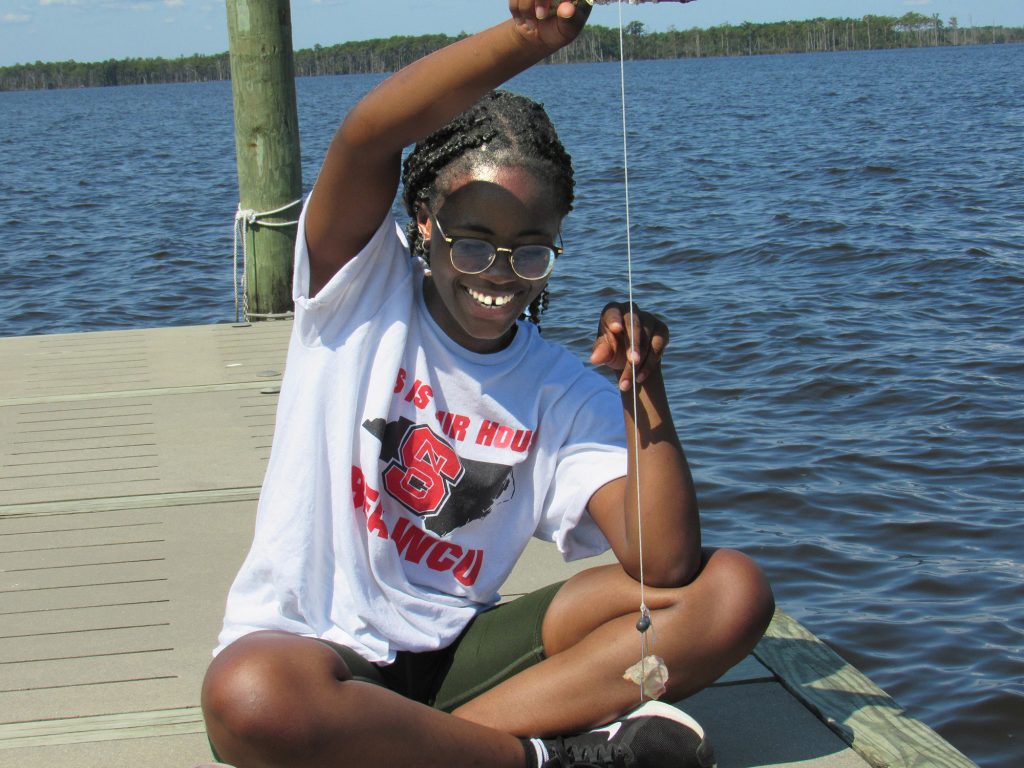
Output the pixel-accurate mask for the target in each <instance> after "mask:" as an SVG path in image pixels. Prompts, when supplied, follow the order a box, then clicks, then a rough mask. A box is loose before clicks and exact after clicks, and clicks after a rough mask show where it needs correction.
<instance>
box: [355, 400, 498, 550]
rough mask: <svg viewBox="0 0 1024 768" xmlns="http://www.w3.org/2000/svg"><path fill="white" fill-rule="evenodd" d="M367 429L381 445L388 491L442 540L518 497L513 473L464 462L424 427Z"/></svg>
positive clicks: (371, 423) (403, 422)
mask: <svg viewBox="0 0 1024 768" xmlns="http://www.w3.org/2000/svg"><path fill="white" fill-rule="evenodd" d="M363 429H365V430H366V431H368V432H369V433H370V434H372V435H374V436H375V437H376V438H377V439H378V440H380V442H381V452H380V458H381V461H382V462H384V463H385V466H384V470H383V471H382V473H381V478H382V480H383V487H384V490H385V491H387V493H388V495H389V496H391V498H393V499H395V501H397V502H399V503H400V504H401V505H402V506H403V507H405V508H406V509H407V510H409V511H410V512H412V513H413V514H414V515H417V516H418V517H420V518H423V520H424V526H425V527H426V529H427V530H429V531H432V532H433V533H436V534H437V535H439V536H444V535H446V534H448V533H451V532H452V531H454V530H456V529H457V528H461V527H463V526H464V525H466V524H468V523H470V522H472V521H473V520H480V519H481V518H484V517H486V516H487V515H489V514H490V513H491V511H492V510H493V509H494V507H495V506H497V504H499V503H501V502H503V501H506V500H508V499H509V498H511V497H512V495H513V494H514V493H515V484H514V482H513V480H512V467H510V466H506V465H504V464H491V463H488V462H485V461H473V460H472V459H464V458H461V457H460V456H459V455H458V454H457V453H456V452H455V449H454V448H452V446H451V444H450V443H448V442H447V441H446V440H445V439H444V438H443V437H441V436H439V435H438V434H437V433H436V432H434V431H433V430H432V429H431V428H430V427H428V426H426V425H425V424H414V423H413V422H411V421H409V420H408V419H405V418H401V419H399V420H398V421H393V422H390V423H389V422H386V421H385V420H384V419H373V420H367V421H366V422H364V424H363Z"/></svg>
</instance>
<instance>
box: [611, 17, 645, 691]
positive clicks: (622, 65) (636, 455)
mask: <svg viewBox="0 0 1024 768" xmlns="http://www.w3.org/2000/svg"><path fill="white" fill-rule="evenodd" d="M618 9H619V94H620V96H621V99H620V101H621V103H622V181H623V196H624V206H625V217H626V286H627V299H628V301H629V311H630V319H631V320H633V321H635V320H637V318H636V316H635V308H636V304H634V302H633V239H632V223H631V219H630V198H629V136H628V127H629V124H628V120H627V116H626V42H625V32H624V28H625V24H624V23H623V15H622V0H619V2H618ZM630 338H631V340H632V333H631V334H630ZM630 346H631V347H632V344H631V345H630ZM627 363H630V376H631V386H630V392H631V393H632V407H633V444H634V449H633V478H634V480H635V482H636V523H637V553H638V555H639V557H640V618H639V620H638V621H637V623H636V628H637V631H638V632H639V633H640V701H641V702H642V701H643V700H644V698H645V697H646V691H645V688H644V682H645V681H646V678H647V669H646V667H647V657H648V655H649V650H650V649H649V647H648V643H647V631H648V630H649V629H650V628H651V627H652V625H653V621H652V619H651V612H650V610H648V608H647V582H646V579H645V576H644V525H643V515H642V513H641V509H642V508H641V504H640V427H639V424H638V421H637V413H638V412H639V405H638V402H637V386H636V365H635V364H634V363H632V361H631V360H629V358H628V357H627Z"/></svg>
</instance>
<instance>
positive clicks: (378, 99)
mask: <svg viewBox="0 0 1024 768" xmlns="http://www.w3.org/2000/svg"><path fill="white" fill-rule="evenodd" d="M556 6H557V7H556ZM509 10H510V11H511V14H512V18H511V19H509V20H508V21H506V22H504V23H502V24H499V25H497V26H494V27H491V28H490V29H487V30H484V31H483V32H479V33H477V34H475V35H473V36H472V37H468V38H465V39H463V40H460V41H458V42H456V43H454V44H452V45H450V46H448V47H446V48H444V49H442V50H440V51H437V52H435V53H433V54H430V55H429V56H426V57H424V58H422V59H420V60H418V61H416V62H414V63H413V64H410V65H409V66H408V67H406V68H404V69H402V70H401V71H399V72H397V73H395V74H394V75H392V76H391V77H389V78H388V79H387V80H385V81H384V82H383V83H381V84H380V85H379V86H377V88H375V89H374V90H373V91H371V92H370V93H369V94H367V95H366V96H365V97H363V99H362V100H361V101H360V102H359V103H358V104H356V106H355V107H353V109H352V111H351V112H349V114H348V116H347V117H346V118H345V120H344V121H343V122H342V124H341V127H340V128H338V131H337V133H336V134H335V135H334V139H333V140H332V141H331V145H330V148H329V149H328V151H327V157H326V159H325V160H324V164H323V167H322V168H321V170H320V175H319V177H318V178H317V181H316V184H315V186H314V188H313V189H314V194H313V197H312V199H311V201H310V203H309V209H308V211H307V213H306V230H305V237H306V243H307V245H308V248H309V258H310V268H311V273H312V281H311V285H310V295H315V294H316V292H317V291H319V289H320V288H322V287H323V286H324V285H325V284H326V283H327V282H328V281H329V280H330V279H331V277H332V276H333V275H334V273H335V272H337V271H338V270H339V269H340V268H341V267H342V266H344V265H345V263H346V262H348V261H349V260H350V259H351V258H352V257H353V256H355V255H356V254H357V253H358V252H359V251H360V250H361V249H362V248H363V246H365V245H366V243H367V242H368V241H369V239H370V237H372V235H373V233H374V232H375V231H376V230H377V228H378V227H379V226H380V223H381V221H382V220H383V219H384V216H385V215H386V214H387V212H388V210H389V209H390V208H391V204H392V202H393V201H394V197H395V192H396V190H397V189H398V182H399V178H400V173H401V157H402V150H403V149H404V148H405V147H406V146H408V145H410V144H412V143H414V142H416V141H417V140H419V139H421V138H423V137H425V136H427V135H429V134H430V133H433V132H434V131H435V130H437V129H438V128H440V127H441V126H443V125H444V124H445V123H447V122H448V121H449V120H451V119H452V118H453V117H455V116H456V115H458V114H459V113H460V112H462V111H463V110H465V109H467V108H468V107H469V106H471V105H472V104H473V103H474V102H475V101H476V100H477V99H479V98H480V97H481V96H483V95H484V94H485V93H487V92H489V91H491V90H493V89H494V88H496V87H498V86H499V85H501V84H502V83H504V82H505V81H506V80H508V79H509V78H511V77H513V76H514V75H517V74H518V73H520V72H522V71H523V70H525V69H528V68H529V67H530V66H532V65H533V64H536V63H537V62H539V61H541V60H542V59H544V58H545V57H546V56H548V55H550V54H551V53H553V52H554V51H556V50H558V49H559V48H561V47H562V46H564V45H567V44H568V43H570V42H572V40H574V39H575V37H576V35H578V34H579V32H580V30H581V29H582V28H583V25H584V23H585V22H586V18H587V16H588V15H589V5H588V4H587V3H581V6H580V7H579V8H577V7H576V6H575V4H574V3H572V2H557V3H556V2H551V1H550V0H509Z"/></svg>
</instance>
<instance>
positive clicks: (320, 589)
mask: <svg viewBox="0 0 1024 768" xmlns="http://www.w3.org/2000/svg"><path fill="white" fill-rule="evenodd" d="M304 224H305V209H304V210H303V214H302V218H301V221H300V223H299V231H300V232H304V231H305V229H304ZM294 278H295V279H294V298H295V325H294V330H293V333H292V338H291V342H290V346H289V350H288V359H287V365H286V370H285V376H284V381H283V384H282V388H281V396H280V401H279V404H278V411H277V423H276V427H275V432H274V443H273V449H272V451H271V456H270V462H269V465H268V467H267V474H266V478H265V480H264V484H263V490H262V493H261V495H260V501H259V508H258V513H257V519H256V532H255V537H254V540H253V544H252V548H251V550H250V552H249V555H248V557H247V558H246V560H245V562H244V564H243V565H242V568H241V570H240V572H239V574H238V576H237V577H236V579H235V582H234V584H233V585H232V587H231V590H230V593H229V595H228V603H227V611H226V615H225V619H224V627H223V629H222V631H221V634H220V637H219V641H220V644H219V646H218V648H217V652H219V651H220V650H221V649H222V648H224V647H225V646H226V645H227V644H229V643H231V642H232V641H234V640H236V639H237V638H239V637H241V636H242V635H245V634H247V633H249V632H252V631H255V630H260V629H279V630H285V631H288V632H292V633H296V634H300V635H307V636H316V637H321V638H324V639H327V640H330V641H333V642H336V643H340V644H343V645H346V646H348V647H350V648H352V649H353V650H355V651H357V652H358V653H360V654H361V655H363V656H364V657H365V658H366V659H368V660H369V661H373V662H382V663H390V662H391V661H393V660H394V655H395V652H396V651H399V650H408V651H426V650H434V649H437V648H443V647H445V646H447V645H449V644H450V643H451V642H453V641H454V640H455V638H456V637H457V636H458V634H459V632H460V631H461V630H462V629H463V628H464V627H465V625H466V624H467V623H468V622H469V620H470V619H471V618H472V617H473V616H474V615H475V614H476V613H478V612H479V611H481V610H483V609H484V608H487V607H489V606H491V605H493V604H494V603H496V602H497V601H498V599H499V595H498V588H499V587H500V586H501V584H502V583H503V582H504V581H505V579H506V577H507V576H508V574H509V572H510V571H511V570H512V567H513V566H514V565H515V563H516V561H517V559H518V558H519V556H520V555H521V553H522V551H523V549H524V548H525V546H526V544H527V542H528V541H529V539H530V537H531V536H537V537H540V538H543V539H547V540H551V541H553V542H554V543H555V544H556V545H557V546H558V548H559V550H560V551H561V552H562V554H563V556H564V557H565V558H566V559H576V558H580V557H586V556H589V555H594V554H598V553H599V552H603V551H604V550H606V549H607V548H608V544H607V541H606V540H605V538H604V536H603V535H602V534H601V532H600V530H599V529H598V528H597V526H596V524H595V523H594V522H593V520H592V519H591V518H590V517H589V515H588V514H587V513H586V505H587V503H588V501H589V499H590V497H591V495H592V494H593V493H594V492H595V491H596V490H597V489H598V488H600V487H601V486H602V485H604V484H605V483H607V482H609V481H610V480H613V479H615V478H617V477H621V476H623V475H624V474H625V472H626V453H625V446H624V428H623V420H622V406H621V401H620V398H619V395H618V393H617V392H616V391H615V388H614V387H613V386H612V385H611V383H610V382H608V381H606V380H605V379H604V378H602V377H601V376H599V375H598V374H597V373H595V372H594V371H592V370H589V369H587V368H585V367H584V366H583V365H582V364H581V363H580V362H579V361H578V360H577V359H576V358H575V357H573V356H572V355H571V354H570V353H568V352H567V351H566V350H564V349H563V348H561V347H559V346H556V345H554V344H551V343H549V342H547V341H545V340H544V339H542V338H541V337H540V335H539V334H538V332H537V330H536V328H535V327H534V326H533V325H532V324H530V323H524V322H520V323H519V326H518V330H517V332H516V335H515V337H514V339H513V341H512V343H511V344H510V345H509V346H508V347H506V348H505V349H502V350H501V351H499V352H495V353H489V354H480V353H475V352H471V351H469V350H467V349H465V348H463V347H461V346H459V345H458V344H456V343H455V342H454V341H452V340H451V339H450V338H449V337H448V336H447V335H446V334H445V333H444V332H443V331H442V330H441V329H440V327H438V325H437V324H436V323H435V322H434V320H433V318H432V317H431V315H430V313H429V311H428V310H427V308H426V305H425V303H424V300H423V291H422V283H423V279H424V278H423V270H422V269H421V268H419V267H418V266H417V264H416V262H415V261H414V260H413V259H411V258H410V256H409V250H408V246H407V244H406V241H405V238H404V236H403V235H402V233H401V231H400V230H399V228H398V226H397V224H396V223H395V221H394V220H393V219H392V218H391V217H388V218H387V219H386V220H385V221H384V223H383V224H382V225H381V226H380V228H379V229H378V230H377V232H376V234H375V235H374V236H373V238H372V239H371V240H370V242H369V243H368V244H367V246H366V248H364V249H363V251H362V252H361V253H360V254H359V255H358V256H356V258H355V259H353V260H352V261H351V262H350V263H348V264H347V265H346V266H345V267H344V268H343V269H342V270H340V271H339V272H338V273H337V274H336V275H335V276H334V278H333V279H332V280H331V281H330V282H329V283H328V284H327V285H326V286H325V287H324V288H323V289H322V290H321V291H320V292H319V293H318V294H317V295H316V296H315V297H312V298H310V297H308V292H309V291H308V288H309V261H308V254H307V251H306V244H305V238H304V237H300V238H299V242H298V244H297V247H296V261H295V275H294Z"/></svg>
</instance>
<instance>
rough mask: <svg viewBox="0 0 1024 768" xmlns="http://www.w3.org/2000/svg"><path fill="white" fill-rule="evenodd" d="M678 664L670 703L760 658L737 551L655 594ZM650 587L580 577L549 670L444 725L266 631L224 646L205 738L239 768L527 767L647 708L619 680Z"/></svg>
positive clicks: (757, 623) (617, 575)
mask: <svg viewBox="0 0 1024 768" xmlns="http://www.w3.org/2000/svg"><path fill="white" fill-rule="evenodd" d="M646 599H647V605H648V607H649V608H650V609H651V613H652V617H653V620H654V627H655V631H656V633H657V637H656V643H655V644H654V645H653V647H652V651H653V652H654V653H657V654H658V655H660V656H662V657H663V658H664V659H665V661H666V664H667V665H668V668H669V672H670V677H669V690H668V692H667V693H666V695H665V697H664V698H665V699H666V700H668V701H676V700H678V699H680V698H683V697H685V696H687V695H689V694H691V693H693V692H695V691H698V690H700V689H701V688H703V687H705V686H707V685H709V684H710V683H711V682H713V681H714V680H715V679H716V678H718V677H719V676H720V675H721V674H722V673H724V672H725V671H726V670H727V669H729V667H731V666H732V665H733V664H735V663H736V662H738V661H739V660H740V659H742V658H743V657H744V656H745V655H746V654H747V653H749V652H750V650H751V648H753V646H754V644H756V642H757V641H758V639H759V638H760V637H761V635H762V634H763V632H764V629H765V627H766V626H767V624H768V621H769V620H770V618H771V614H772V609H773V601H772V595H771V590H770V589H769V587H768V585H767V583H766V581H765V579H764V577H763V576H762V574H761V572H760V570H759V569H758V568H757V566H756V565H754V563H753V562H752V561H751V560H749V559H748V558H747V557H745V556H744V555H742V554H740V553H738V552H734V551H731V550H715V551H706V552H705V561H704V564H703V567H702V569H701V572H700V574H699V575H698V577H697V578H696V579H695V580H694V581H693V582H692V583H691V584H689V585H687V586H685V587H679V588H670V589H657V588H651V587H648V588H647V590H646ZM639 601H640V588H639V584H637V583H636V582H635V581H634V580H633V579H631V578H630V577H629V576H627V575H626V574H625V573H624V572H623V571H622V569H621V568H619V567H618V566H605V567H601V568H594V569H591V570H588V571H584V572H582V573H580V574H577V575H576V576H574V577H573V578H572V579H570V580H569V581H568V582H566V583H565V584H564V585H563V586H562V588H561V589H560V590H559V592H558V594H557V595H556V596H555V598H554V600H553V601H552V603H551V605H550V606H549V608H548V611H547V613H546V614H545V617H544V625H543V639H544V649H545V653H546V655H547V658H546V659H545V660H544V661H542V662H540V663H539V664H537V665H535V666H533V667H531V668H529V669H527V670H525V671H523V672H521V673H519V674H517V675H515V676H513V677H511V678H509V679H508V680H506V681H504V682H502V683H500V684H499V685H497V686H495V687H494V688H492V689H491V690H489V691H487V692H486V693H484V694H482V695H480V696H478V697H477V698H475V699H473V700H471V701H469V702H468V703H466V704H464V705H463V706H461V707H459V708H458V709H456V710H455V711H454V712H453V713H452V714H447V713H444V712H441V711H438V710H435V709H432V708H430V707H428V706H425V705H423V704H419V703H417V702H414V701H411V700H409V699H406V698H404V697H402V696H400V695H398V694H396V693H393V692H392V691H389V690H386V689H384V688H381V687H379V686H375V685H372V684H369V683H363V682H360V681H357V680H353V679H352V675H351V673H350V672H349V670H348V667H347V666H346V665H345V663H344V662H343V661H342V660H341V658H340V657H339V656H338V655H337V654H336V653H335V652H334V651H332V650H331V649H330V648H329V647H327V646H326V645H324V644H322V643H319V642H317V641H316V640H311V639H309V638H303V637H298V636H294V635H289V634H287V633H280V632H258V633H254V634H252V635H248V636H246V637H243V638H241V639H240V640H238V641H236V642H235V643H233V644H232V645H231V646H229V647H228V648H226V649H225V650H224V651H223V652H222V653H221V654H220V655H219V656H218V657H217V658H216V659H215V660H214V661H213V663H212V664H211V665H210V669H209V671H208V672H207V675H206V680H205V682H204V685H203V711H204V715H205V717H206V723H207V730H208V732H209V735H210V738H211V740H212V741H213V743H214V745H215V746H216V748H217V750H218V753H219V754H220V757H221V758H222V759H223V760H226V761H227V762H229V763H232V764H233V765H236V766H238V767H239V768H263V767H264V766H267V767H269V766H275V768H281V767H284V766H306V767H308V768H318V767H319V766H323V767H324V768H327V767H328V766H330V767H331V768H337V767H338V766H347V765H360V766H362V765H366V766H374V765H380V766H391V765H417V766H423V767H424V768H430V766H433V765H437V766H450V765H453V764H455V765H464V766H476V765H480V766H509V767H510V768H522V766H523V765H524V760H525V758H524V752H523V747H522V744H521V742H520V740H519V738H517V737H543V736H553V735H560V734H568V733H575V732H579V731H581V730H586V729H588V728H591V727H595V726H598V725H602V724H604V723H607V722H609V721H611V720H613V719H614V718H615V717H617V716H618V715H620V714H622V713H623V712H625V711H627V710H629V709H631V708H632V707H634V706H635V705H636V704H638V703H639V689H638V688H637V687H636V686H635V685H634V684H632V683H629V682H626V681H625V680H623V679H622V673H623V671H624V670H625V669H626V668H627V667H628V666H630V665H631V664H633V663H635V662H636V661H637V660H638V658H639V650H640V636H639V635H638V633H637V631H636V629H635V623H636V619H637V616H638V606H639Z"/></svg>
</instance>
